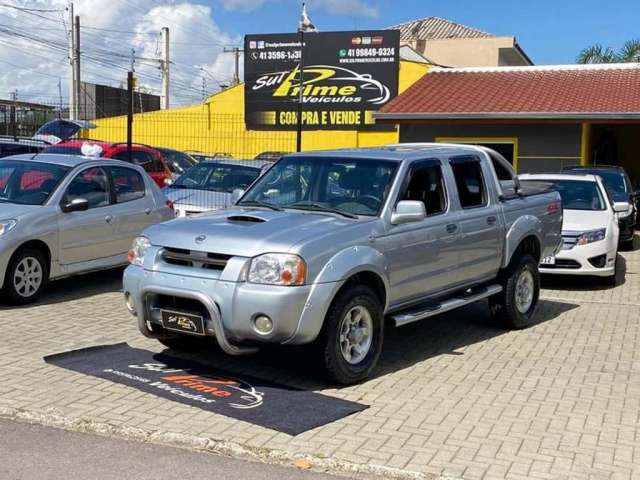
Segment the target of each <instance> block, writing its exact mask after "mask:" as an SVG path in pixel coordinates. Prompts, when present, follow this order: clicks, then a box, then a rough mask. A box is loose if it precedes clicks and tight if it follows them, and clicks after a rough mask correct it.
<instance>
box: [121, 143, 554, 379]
mask: <svg viewBox="0 0 640 480" xmlns="http://www.w3.org/2000/svg"><path fill="white" fill-rule="evenodd" d="M498 172H500V173H499V174H498ZM506 173H508V174H509V176H510V177H511V183H512V184H513V185H514V188H513V191H511V192H507V191H504V190H503V189H502V188H501V186H500V185H501V184H500V182H499V178H500V177H502V178H504V177H505V175H506ZM505 180H506V179H505ZM333 185H335V186H336V187H339V188H334V186H333ZM561 224H562V211H561V203H560V195H559V194H558V192H556V191H554V190H553V189H551V188H550V187H549V186H545V187H544V188H540V189H539V188H535V187H527V188H521V187H520V185H519V182H518V180H517V178H516V177H515V176H514V173H513V170H512V169H511V166H510V165H509V164H508V162H507V161H506V160H505V159H504V158H503V157H501V156H500V155H499V154H497V153H495V152H493V151H491V150H489V149H485V148H481V147H473V146H455V145H453V146H451V145H449V146H448V145H429V144H427V145H410V146H403V145H399V146H389V147H385V148H377V149H360V150H338V151H323V152H309V153H304V154H296V155H291V156H286V157H284V158H283V159H281V160H280V161H279V162H277V163H276V164H275V165H274V166H273V167H272V168H270V169H269V170H268V171H267V172H266V173H265V174H264V175H263V176H262V177H260V178H259V179H258V180H257V181H256V182H254V183H253V184H252V186H251V187H249V189H248V190H247V191H246V193H245V194H244V196H243V197H242V198H241V199H240V200H239V201H238V202H237V204H236V206H235V207H233V208H229V209H226V210H222V211H218V212H212V213H205V214H202V215H198V216H195V217H191V218H184V219H176V220H174V221H172V222H168V223H165V224H161V225H156V226H153V227H151V228H149V229H147V230H146V231H145V232H144V233H143V235H141V236H139V237H138V238H136V239H135V240H134V243H133V246H132V249H131V252H130V259H131V265H130V266H129V267H127V269H126V270H125V273H124V297H125V301H126V304H127V307H128V309H129V311H130V312H131V313H132V314H133V315H135V316H136V317H137V323H138V327H139V329H140V331H141V332H142V333H143V334H144V335H145V336H147V337H151V338H156V339H158V340H159V341H160V342H162V343H163V344H164V345H166V346H169V347H170V348H174V349H187V350H188V349H190V348H192V346H193V341H194V340H197V339H200V340H201V339H206V338H208V337H209V338H215V340H216V341H217V342H218V344H219V345H220V347H221V348H222V350H224V351H225V352H227V353H229V354H236V355H237V354H242V353H249V352H252V351H254V349H253V347H255V346H256V345H259V344H261V343H270V344H292V345H295V344H310V343H315V345H316V347H317V348H318V352H319V355H318V359H319V361H320V362H321V364H322V365H323V367H324V370H325V371H326V373H327V375H328V377H329V378H330V379H331V380H332V381H334V382H337V383H340V384H351V383H354V382H357V381H360V380H362V379H364V378H366V377H367V376H368V375H369V374H370V373H371V371H372V369H373V368H374V367H375V365H376V363H377V361H378V358H379V356H380V352H381V350H382V344H383V340H384V323H385V322H384V318H385V317H388V318H389V319H390V320H391V321H392V322H393V323H394V324H395V325H396V326H400V325H405V324H408V323H411V322H414V321H418V320H423V319H426V318H428V317H431V316H433V315H436V314H438V313H442V312H446V311H448V310H451V309H454V308H458V307H461V306H463V305H466V304H468V303H471V302H475V301H478V300H481V299H485V298H489V301H490V304H491V312H492V313H493V314H494V315H495V316H496V317H497V318H499V319H500V320H501V321H503V322H504V325H506V326H508V327H511V328H523V327H527V326H529V325H531V324H532V323H533V322H534V321H535V314H536V309H537V305H538V296H539V275H538V264H539V262H540V259H541V258H544V257H547V256H550V255H554V254H555V253H556V252H557V251H558V249H559V248H560V244H561Z"/></svg>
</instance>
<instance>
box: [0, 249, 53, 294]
mask: <svg viewBox="0 0 640 480" xmlns="http://www.w3.org/2000/svg"><path fill="white" fill-rule="evenodd" d="M29 259H31V260H29ZM25 260H26V261H31V262H37V264H38V266H39V269H40V272H41V275H42V277H41V281H40V283H39V285H37V288H35V289H33V290H32V288H33V287H28V288H17V287H16V284H15V281H14V280H15V278H16V274H17V273H18V270H22V269H23V266H24V264H23V261H25ZM48 280H49V263H48V261H47V256H46V255H45V254H44V253H42V252H41V251H40V250H36V249H33V248H23V249H20V250H18V251H17V252H16V253H14V255H13V257H11V261H10V262H9V265H8V267H7V272H6V274H5V278H4V288H3V293H4V297H5V298H6V300H7V302H8V303H9V304H11V305H26V304H28V303H32V302H35V301H36V300H37V299H38V297H39V296H40V295H41V294H42V291H43V290H44V287H45V285H46V284H47V281H48Z"/></svg>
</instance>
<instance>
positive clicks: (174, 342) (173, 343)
mask: <svg viewBox="0 0 640 480" xmlns="http://www.w3.org/2000/svg"><path fill="white" fill-rule="evenodd" d="M158 341H159V342H160V343H161V344H162V345H164V346H165V347H167V348H168V349H169V350H173V351H174V352H180V353H197V352H201V351H203V350H206V349H211V348H213V346H214V344H215V342H213V341H211V339H209V338H203V337H195V336H191V335H176V336H167V337H165V338H159V339H158Z"/></svg>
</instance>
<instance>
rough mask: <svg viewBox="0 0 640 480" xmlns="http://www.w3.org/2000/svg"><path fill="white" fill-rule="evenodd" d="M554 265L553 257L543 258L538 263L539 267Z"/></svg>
mask: <svg viewBox="0 0 640 480" xmlns="http://www.w3.org/2000/svg"><path fill="white" fill-rule="evenodd" d="M555 264H556V257H555V256H553V255H551V256H549V257H544V258H543V259H542V261H541V262H540V265H555Z"/></svg>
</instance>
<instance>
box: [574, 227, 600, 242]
mask: <svg viewBox="0 0 640 480" xmlns="http://www.w3.org/2000/svg"><path fill="white" fill-rule="evenodd" d="M606 236H607V229H606V228H601V229H599V230H591V231H589V232H582V233H581V234H580V236H579V237H578V245H586V244H587V243H593V242H599V241H600V240H604V239H605V237H606Z"/></svg>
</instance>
